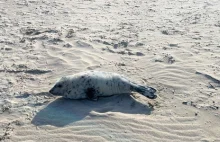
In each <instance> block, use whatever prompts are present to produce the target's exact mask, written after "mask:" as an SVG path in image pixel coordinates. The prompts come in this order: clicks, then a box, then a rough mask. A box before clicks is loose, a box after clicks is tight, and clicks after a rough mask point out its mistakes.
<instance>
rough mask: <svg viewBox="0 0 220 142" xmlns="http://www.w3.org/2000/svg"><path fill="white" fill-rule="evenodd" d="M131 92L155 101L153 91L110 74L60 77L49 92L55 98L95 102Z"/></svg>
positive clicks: (93, 73)
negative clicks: (101, 98) (99, 98)
mask: <svg viewBox="0 0 220 142" xmlns="http://www.w3.org/2000/svg"><path fill="white" fill-rule="evenodd" d="M132 91H135V92H138V93H140V94H143V95H144V96H146V97H148V98H150V99H155V98H156V95H155V94H154V93H155V92H156V90H155V89H153V88H151V87H145V86H141V85H138V84H136V83H133V82H131V81H130V80H129V79H127V78H126V77H124V76H122V75H119V74H116V73H110V72H102V71H86V72H81V73H77V74H74V75H71V76H66V77H62V78H61V79H60V80H59V81H57V83H56V84H55V85H54V87H53V88H52V89H51V90H50V91H49V92H50V93H51V94H53V95H55V96H63V97H65V98H70V99H85V98H87V99H91V100H97V98H98V97H100V96H111V95H115V94H125V93H131V92H132Z"/></svg>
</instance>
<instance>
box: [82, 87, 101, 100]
mask: <svg viewBox="0 0 220 142" xmlns="http://www.w3.org/2000/svg"><path fill="white" fill-rule="evenodd" d="M85 93H86V97H87V99H89V100H92V101H97V100H98V96H97V95H96V91H95V89H94V88H87V89H86V91H85Z"/></svg>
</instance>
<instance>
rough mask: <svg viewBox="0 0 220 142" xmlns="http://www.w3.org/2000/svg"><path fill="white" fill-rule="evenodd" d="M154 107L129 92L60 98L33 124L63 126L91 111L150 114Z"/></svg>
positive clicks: (38, 115)
mask: <svg viewBox="0 0 220 142" xmlns="http://www.w3.org/2000/svg"><path fill="white" fill-rule="evenodd" d="M152 110H153V109H152V108H149V107H148V106H147V105H146V104H142V103H140V102H138V101H136V100H135V99H134V98H133V97H131V96H130V95H128V94H123V95H115V96H112V97H104V98H99V100H98V101H89V100H70V99H64V98H58V99H56V100H55V101H53V102H51V103H50V104H48V105H47V106H46V107H45V108H43V109H42V110H40V111H39V112H38V113H37V114H36V115H35V116H34V118H33V119H32V122H31V123H32V124H34V125H37V126H41V125H53V126H57V127H62V126H65V125H68V124H70V123H73V122H76V121H80V120H82V119H83V118H85V117H86V116H90V117H95V116H94V115H91V113H90V112H91V111H93V112H97V113H99V114H100V113H101V114H104V113H106V112H121V113H127V114H146V115H149V114H150V113H151V111H152Z"/></svg>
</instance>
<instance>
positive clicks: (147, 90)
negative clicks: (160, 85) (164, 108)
mask: <svg viewBox="0 0 220 142" xmlns="http://www.w3.org/2000/svg"><path fill="white" fill-rule="evenodd" d="M132 88H133V89H132V91H136V92H138V93H140V94H142V95H144V96H145V97H147V98H149V99H156V98H157V95H155V93H156V89H154V88H152V87H148V86H142V85H134V86H132Z"/></svg>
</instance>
